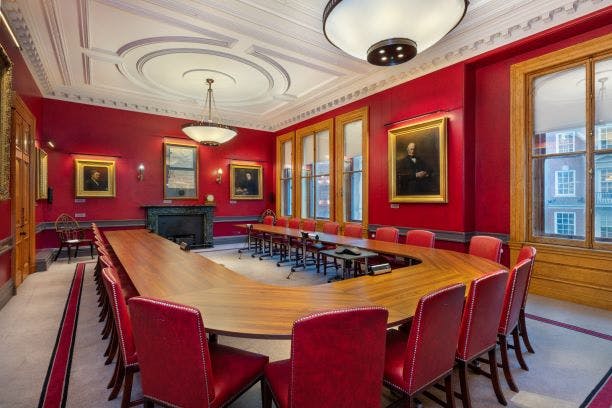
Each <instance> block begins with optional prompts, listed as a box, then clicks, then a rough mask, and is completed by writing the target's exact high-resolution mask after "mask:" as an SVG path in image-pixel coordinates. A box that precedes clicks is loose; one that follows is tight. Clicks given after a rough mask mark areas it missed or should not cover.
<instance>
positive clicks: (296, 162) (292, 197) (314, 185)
mask: <svg viewBox="0 0 612 408" xmlns="http://www.w3.org/2000/svg"><path fill="white" fill-rule="evenodd" d="M292 147H293V151H292V150H291V149H292ZM276 154H277V156H276V165H277V169H279V170H278V173H277V174H278V175H277V181H276V182H277V191H278V192H279V193H278V194H277V198H276V208H277V212H278V213H280V214H282V215H284V216H289V214H291V216H295V217H300V218H311V219H316V220H321V221H327V220H330V221H337V222H338V223H340V224H341V225H342V224H344V223H345V222H358V223H361V224H363V226H364V228H367V223H368V200H367V197H368V108H367V107H364V108H361V109H357V110H355V111H351V112H348V113H345V114H342V115H338V116H337V117H335V118H333V119H328V120H324V121H322V122H319V123H315V124H313V125H310V126H307V127H304V128H301V129H298V130H296V131H295V134H293V132H292V133H287V134H285V135H282V136H279V137H278V138H277V140H276ZM290 172H291V174H290ZM292 186H294V188H293V189H292V188H291V187H292ZM291 208H293V211H292V212H289V211H291Z"/></svg>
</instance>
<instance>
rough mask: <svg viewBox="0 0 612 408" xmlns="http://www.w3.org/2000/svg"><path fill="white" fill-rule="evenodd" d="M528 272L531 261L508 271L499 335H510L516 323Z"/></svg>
mask: <svg viewBox="0 0 612 408" xmlns="http://www.w3.org/2000/svg"><path fill="white" fill-rule="evenodd" d="M530 270H531V260H530V259H524V260H523V261H521V262H520V263H518V264H516V265H515V266H514V268H512V270H511V271H510V275H509V276H508V283H507V284H506V292H505V293H504V303H503V306H502V313H501V318H500V319H499V329H498V333H499V334H506V335H507V334H509V333H511V332H512V330H513V329H514V328H515V327H516V325H517V323H518V318H519V313H520V311H521V306H522V305H523V298H524V297H525V289H526V288H527V280H528V279H529V271H530Z"/></svg>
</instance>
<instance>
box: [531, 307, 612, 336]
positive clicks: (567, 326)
mask: <svg viewBox="0 0 612 408" xmlns="http://www.w3.org/2000/svg"><path fill="white" fill-rule="evenodd" d="M525 317H527V318H529V319H531V320H537V321H538V322H542V323H548V324H552V325H553V326H558V327H563V328H564V329H568V330H573V331H576V332H579V333H583V334H588V335H589V336H593V337H598V338H600V339H604V340H609V341H612V336H610V335H608V334H605V333H600V332H598V331H595V330H589V329H585V328H584V327H580V326H574V325H573V324H567V323H563V322H559V321H557V320H552V319H547V318H545V317H541V316H536V315H532V314H530V313H525Z"/></svg>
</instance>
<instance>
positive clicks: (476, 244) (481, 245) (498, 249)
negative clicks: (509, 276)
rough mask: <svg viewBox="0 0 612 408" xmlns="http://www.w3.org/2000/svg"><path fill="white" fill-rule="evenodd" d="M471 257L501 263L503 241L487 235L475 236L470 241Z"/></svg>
mask: <svg viewBox="0 0 612 408" xmlns="http://www.w3.org/2000/svg"><path fill="white" fill-rule="evenodd" d="M468 252H469V254H470V255H475V256H479V257H481V258H485V259H489V260H491V261H493V262H497V263H499V261H500V260H501V254H502V242H501V239H499V238H495V237H487V236H485V235H476V236H473V237H472V239H471V240H470V249H469V251H468Z"/></svg>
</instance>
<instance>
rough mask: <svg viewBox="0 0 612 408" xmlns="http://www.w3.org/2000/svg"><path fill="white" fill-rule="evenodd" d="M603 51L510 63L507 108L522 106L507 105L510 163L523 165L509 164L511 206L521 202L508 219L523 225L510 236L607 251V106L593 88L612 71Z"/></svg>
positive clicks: (611, 117)
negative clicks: (561, 60)
mask: <svg viewBox="0 0 612 408" xmlns="http://www.w3.org/2000/svg"><path fill="white" fill-rule="evenodd" d="M606 52H607V54H604V53H601V54H597V55H595V54H591V55H588V54H586V53H585V54H584V56H583V57H580V58H582V59H574V60H572V61H571V62H569V63H568V64H567V65H565V66H564V65H559V63H558V60H557V61H556V62H553V60H552V59H551V60H550V62H546V64H550V65H543V64H544V62H543V61H545V60H544V59H537V60H536V59H534V60H530V61H529V62H525V63H524V64H523V63H520V64H517V65H515V66H513V70H514V71H513V72H514V74H513V75H514V76H513V87H514V88H513V95H514V96H513V98H514V97H516V98H517V99H515V100H513V106H514V107H518V106H520V108H519V109H516V108H513V111H514V109H516V112H517V115H516V117H515V119H517V122H515V123H513V124H512V128H513V129H512V137H513V144H512V149H513V150H512V155H513V156H512V160H513V162H516V163H526V165H525V168H524V169H522V168H521V169H519V168H518V167H516V166H515V167H514V169H515V170H516V173H514V174H515V175H518V177H516V178H515V176H512V184H513V187H512V202H513V208H515V209H516V208H520V206H521V202H522V203H524V204H523V205H524V207H522V208H521V209H520V210H519V211H518V213H516V214H514V215H513V221H512V222H513V223H515V222H516V221H518V220H521V222H523V223H524V224H523V226H521V227H520V228H515V229H514V231H515V236H516V233H524V234H525V235H524V236H523V237H522V238H519V240H521V241H522V242H534V243H538V242H540V243H546V244H554V245H567V246H579V247H585V248H598V249H612V245H610V243H611V242H612V240H610V239H609V238H608V237H607V224H606V223H607V219H608V216H609V215H612V174H611V173H612V143H611V142H612V125H611V124H612V103H611V102H610V98H609V96H607V94H606V93H605V92H598V91H597V90H598V88H599V87H600V84H601V83H602V80H603V78H604V77H605V76H606V75H607V74H606V73H607V72H610V71H612V58H611V55H610V51H609V50H607V51H606ZM519 70H522V71H521V74H518V75H517V72H518V71H519ZM519 78H520V79H519ZM604 82H605V81H604ZM570 84H571V85H570ZM576 84H578V85H576ZM519 93H520V94H521V95H522V96H520V97H519V96H517V95H518V94H519ZM521 98H522V100H523V101H526V103H524V102H522V101H520V99H521ZM519 112H521V113H520V115H519V114H518V113H519ZM521 129H523V130H521ZM525 134H527V135H528V136H525ZM521 144H522V145H521ZM521 155H523V156H522V157H521ZM525 201H526V202H525ZM513 228H514V227H513ZM512 239H513V240H514V237H513V238H512Z"/></svg>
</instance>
